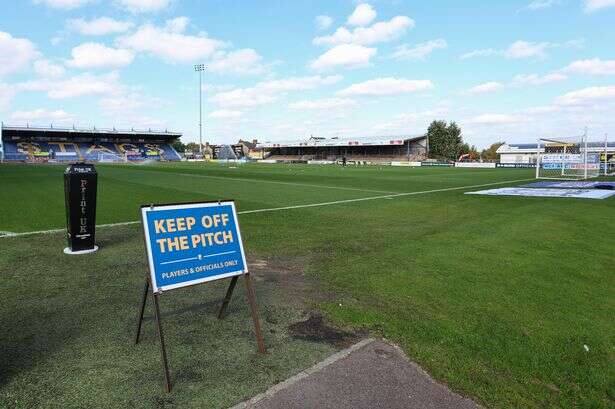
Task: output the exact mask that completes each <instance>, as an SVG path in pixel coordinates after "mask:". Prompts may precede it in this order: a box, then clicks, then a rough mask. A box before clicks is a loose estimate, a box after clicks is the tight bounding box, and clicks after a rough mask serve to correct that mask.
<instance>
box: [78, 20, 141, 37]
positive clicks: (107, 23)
mask: <svg viewBox="0 0 615 409" xmlns="http://www.w3.org/2000/svg"><path fill="white" fill-rule="evenodd" d="M66 25H67V26H68V28H69V29H70V30H73V31H76V32H78V33H79V34H81V35H86V36H102V35H106V34H118V33H125V32H126V31H128V30H129V29H130V28H132V26H133V24H132V23H131V22H129V21H119V20H114V19H112V18H109V17H100V18H95V19H92V20H84V19H81V18H79V19H74V20H68V21H67V23H66Z"/></svg>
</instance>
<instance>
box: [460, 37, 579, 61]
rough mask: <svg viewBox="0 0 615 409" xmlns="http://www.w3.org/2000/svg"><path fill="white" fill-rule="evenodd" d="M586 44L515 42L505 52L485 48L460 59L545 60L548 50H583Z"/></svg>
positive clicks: (570, 42)
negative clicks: (503, 58)
mask: <svg viewBox="0 0 615 409" xmlns="http://www.w3.org/2000/svg"><path fill="white" fill-rule="evenodd" d="M584 43H585V41H584V40H582V39H578V40H570V41H566V42H564V43H550V42H546V41H544V42H530V41H522V40H519V41H515V42H514V43H512V44H511V45H509V46H508V48H506V49H504V50H496V49H494V48H483V49H480V50H473V51H470V52H467V53H465V54H462V55H461V56H460V57H459V58H461V59H462V60H465V59H468V58H474V57H489V56H494V55H497V56H503V57H506V58H509V59H513V60H518V59H524V58H537V59H543V58H546V57H547V50H548V49H551V48H558V47H565V48H581V47H583V44H584Z"/></svg>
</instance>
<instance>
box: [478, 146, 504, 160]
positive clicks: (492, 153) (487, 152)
mask: <svg viewBox="0 0 615 409" xmlns="http://www.w3.org/2000/svg"><path fill="white" fill-rule="evenodd" d="M504 143H505V142H496V143H493V144H491V146H490V147H488V148H487V149H483V151H482V152H481V154H480V156H481V157H482V158H483V160H485V161H496V160H497V159H498V154H497V153H496V151H497V150H498V148H499V147H500V146H502V145H504Z"/></svg>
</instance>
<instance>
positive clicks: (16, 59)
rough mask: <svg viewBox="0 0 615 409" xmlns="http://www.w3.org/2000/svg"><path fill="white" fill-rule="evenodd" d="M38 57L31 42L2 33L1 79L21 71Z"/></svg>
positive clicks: (0, 36) (0, 50)
mask: <svg viewBox="0 0 615 409" xmlns="http://www.w3.org/2000/svg"><path fill="white" fill-rule="evenodd" d="M38 55H39V53H38V51H37V50H36V47H35V46H34V44H33V43H32V42H31V41H30V40H28V39H25V38H15V37H13V36H12V35H10V34H9V33H5V32H2V31H0V77H1V76H3V75H7V74H13V73H15V72H18V71H20V70H21V69H22V68H24V67H26V66H28V65H29V64H30V61H32V60H34V59H35V58H36V57H38Z"/></svg>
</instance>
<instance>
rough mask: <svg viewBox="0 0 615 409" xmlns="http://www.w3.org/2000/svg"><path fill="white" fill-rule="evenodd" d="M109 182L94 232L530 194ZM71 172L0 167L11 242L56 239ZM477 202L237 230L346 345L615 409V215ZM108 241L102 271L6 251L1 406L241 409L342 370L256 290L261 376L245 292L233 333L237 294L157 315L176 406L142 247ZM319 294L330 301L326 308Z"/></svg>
mask: <svg viewBox="0 0 615 409" xmlns="http://www.w3.org/2000/svg"><path fill="white" fill-rule="evenodd" d="M98 171H99V201H98V216H97V217H98V220H97V222H98V223H99V224H106V223H116V222H124V221H133V220H137V219H138V208H139V205H141V204H144V203H152V202H155V203H164V202H177V201H193V200H213V199H224V198H233V199H236V200H237V202H238V208H239V210H240V211H245V210H254V209H266V208H277V207H284V206H294V205H301V204H312V203H322V202H331V201H338V200H346V199H356V198H364V197H371V196H380V195H384V194H386V193H381V192H422V191H428V190H439V189H446V188H454V187H463V186H471V185H479V184H488V183H496V182H502V181H510V180H519V179H526V178H531V177H532V172H531V171H528V170H514V169H446V168H444V169H441V168H412V169H404V168H387V167H384V168H378V167H365V168H339V167H330V166H322V167H318V166H301V165H294V166H285V165H247V166H241V167H238V168H236V169H233V168H229V167H224V166H220V165H207V166H202V165H193V164H187V163H186V164H184V163H182V164H174V165H168V164H167V165H159V166H149V167H146V166H142V167H139V166H99V167H98ZM62 172H63V168H61V167H52V166H19V165H2V166H0V186H1V187H2V196H1V197H0V231H12V232H27V231H32V230H46V229H53V228H61V227H62V226H63V225H64V223H65V221H64V207H63V206H64V205H63V192H62ZM511 184H515V183H511ZM466 190H476V189H470V188H468V189H460V190H448V191H440V192H432V193H426V194H419V195H411V196H400V197H395V198H393V199H390V200H388V199H378V200H370V201H361V202H351V203H343V204H337V205H331V206H323V207H308V208H298V209H291V210H283V211H275V212H267V213H252V214H244V215H241V216H240V219H241V225H242V230H243V236H244V241H245V245H246V248H247V251H248V253H249V255H250V258H251V259H257V258H258V259H265V260H270V261H271V260H277V261H278V262H280V260H289V262H290V263H291V264H293V265H296V264H297V263H299V262H300V263H301V264H302V265H303V266H304V269H305V271H306V272H307V273H308V275H309V276H310V277H312V278H313V279H315V280H316V281H317V283H318V285H317V290H316V291H315V290H314V289H312V290H306V291H304V297H305V298H306V299H307V300H308V302H311V303H315V304H316V305H317V306H318V307H319V308H320V309H321V310H323V311H325V312H326V314H327V316H328V317H329V319H330V320H332V321H334V322H336V323H337V324H339V325H341V326H351V327H357V328H365V329H368V330H369V331H371V332H372V333H373V334H375V335H382V336H385V337H386V338H389V339H391V340H392V341H395V342H397V343H399V344H400V345H401V346H402V347H403V348H404V349H405V350H406V352H407V353H408V355H409V356H410V357H411V358H412V359H413V360H416V361H417V362H418V363H420V364H421V365H422V366H423V367H424V368H425V369H426V370H428V371H429V372H430V373H431V374H432V375H433V376H434V377H436V378H437V379H439V380H441V381H443V382H445V383H447V384H448V385H450V386H451V387H452V388H453V389H454V390H456V391H458V392H460V393H463V394H466V395H469V396H471V397H472V398H474V399H476V400H477V401H479V402H480V403H482V404H484V405H486V406H488V407H494V408H515V407H529V408H542V407H563V408H568V407H587V408H608V407H613V405H614V402H615V350H614V349H613V348H614V347H613V346H614V345H615V324H614V321H613V316H615V296H614V294H615V274H614V272H615V251H613V242H614V239H615V230H613V214H614V210H615V199H614V198H610V199H607V200H581V199H557V198H552V199H547V198H521V197H488V196H472V195H464V194H463V192H464V191H466ZM98 241H99V244H100V246H101V250H100V251H99V252H98V253H96V254H94V255H92V256H87V257H68V256H64V255H63V254H61V249H62V248H63V247H64V241H63V237H62V234H60V233H58V234H51V235H34V236H24V237H13V238H0V275H1V276H2V277H3V285H2V286H0V299H2V304H1V305H0V316H1V317H2V318H0V319H1V320H2V321H1V322H2V327H3V329H4V332H2V333H0V345H2V349H3V350H4V351H7V352H4V353H3V355H4V356H5V357H7V364H6V365H4V364H3V365H2V367H0V406H3V405H4V406H9V407H11V406H15V407H35V406H39V407H80V406H105V407H126V406H134V407H152V406H159V407H181V408H185V407H223V406H225V405H226V406H229V405H231V404H233V403H236V402H238V401H240V400H242V399H245V398H247V397H248V396H251V395H253V394H255V393H258V392H260V391H262V390H264V389H266V388H267V386H269V385H271V384H273V383H275V382H278V381H280V380H282V379H284V378H285V377H288V376H289V375H290V374H292V373H296V372H298V371H299V370H301V369H303V368H305V367H307V366H309V365H311V364H312V363H314V362H316V361H317V360H319V359H322V357H323V356H325V355H326V354H328V353H330V352H331V351H332V350H333V347H331V346H329V345H328V344H325V343H317V342H304V341H300V340H297V339H295V338H293V337H291V336H290V334H289V332H288V330H287V327H288V325H290V324H291V323H293V322H296V321H298V320H300V319H302V317H303V315H302V311H301V308H300V307H298V306H296V305H292V303H289V302H288V300H287V299H286V298H285V296H284V294H282V293H283V290H281V289H280V286H279V283H275V282H269V281H267V280H260V281H257V283H256V284H257V296H258V298H259V304H260V308H261V313H262V314H263V315H264V316H265V317H264V319H263V321H264V327H265V334H266V342H267V346H268V348H269V350H270V351H271V353H270V354H269V355H267V356H266V357H259V356H257V355H256V354H255V345H254V340H253V336H252V333H251V327H250V321H249V313H248V310H247V308H246V306H245V302H243V301H244V298H242V297H244V294H243V292H239V293H238V294H237V295H236V296H235V297H234V299H233V304H232V306H233V308H232V309H231V311H230V312H231V314H229V317H228V318H227V320H225V321H217V320H216V319H215V317H214V312H215V307H216V303H217V302H219V301H220V298H221V296H222V295H223V292H224V285H225V283H216V284H213V285H203V286H199V287H196V288H193V289H190V290H185V291H184V290H181V291H176V292H172V293H170V294H169V295H165V296H164V297H163V299H162V308H163V311H164V313H163V314H165V317H164V319H165V322H164V324H165V330H166V332H167V338H168V340H169V341H168V342H169V345H170V348H169V350H170V351H169V353H170V360H171V367H172V369H173V374H174V375H173V376H174V382H175V385H176V389H175V391H174V392H173V393H172V394H171V395H168V396H165V395H164V394H163V393H162V392H161V389H160V385H161V379H160V378H161V374H160V368H159V365H160V363H159V357H158V349H157V348H158V346H157V344H156V341H155V337H154V329H153V325H152V322H151V319H150V320H148V321H147V322H146V327H145V333H146V337H145V340H144V343H143V344H142V345H140V346H138V347H134V346H132V345H131V343H130V339H131V335H132V330H133V326H134V320H135V314H136V307H137V305H138V298H139V291H140V286H141V283H142V280H143V274H144V272H145V271H146V268H147V267H146V263H145V259H144V254H143V245H142V238H141V233H140V227H139V226H138V225H134V226H123V227H112V228H111V227H110V228H105V229H99V231H98ZM283 279H284V278H282V280H283ZM320 288H322V289H324V290H326V291H327V292H330V293H331V296H329V297H327V298H326V299H325V300H324V301H323V299H322V297H319V294H318V293H320V292H321V290H320ZM340 304H341V305H340ZM148 308H149V305H148ZM148 313H149V314H150V316H151V312H149V311H148ZM584 345H587V346H588V347H589V352H587V351H585V349H584Z"/></svg>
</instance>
